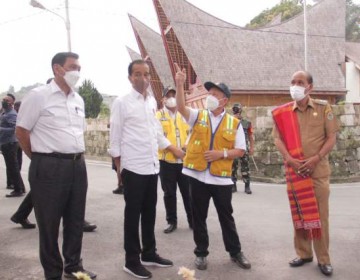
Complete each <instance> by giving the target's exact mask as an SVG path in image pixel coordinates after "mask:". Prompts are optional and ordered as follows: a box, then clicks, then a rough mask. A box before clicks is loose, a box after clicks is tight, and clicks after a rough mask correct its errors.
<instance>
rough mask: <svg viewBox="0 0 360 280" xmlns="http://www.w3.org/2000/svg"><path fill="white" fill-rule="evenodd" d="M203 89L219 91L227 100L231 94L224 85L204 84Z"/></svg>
mask: <svg viewBox="0 0 360 280" xmlns="http://www.w3.org/2000/svg"><path fill="white" fill-rule="evenodd" d="M204 87H205V88H206V90H207V91H209V90H210V89H211V88H213V87H216V88H217V89H219V90H221V91H222V92H223V93H224V94H225V96H226V97H227V98H230V96H231V92H230V89H229V87H228V86H227V85H225V84H224V83H213V82H206V83H205V84H204Z"/></svg>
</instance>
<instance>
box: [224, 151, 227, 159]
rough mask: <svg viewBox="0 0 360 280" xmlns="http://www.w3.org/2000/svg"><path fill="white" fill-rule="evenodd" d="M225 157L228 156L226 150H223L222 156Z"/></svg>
mask: <svg viewBox="0 0 360 280" xmlns="http://www.w3.org/2000/svg"><path fill="white" fill-rule="evenodd" d="M227 157H228V153H227V150H224V158H227Z"/></svg>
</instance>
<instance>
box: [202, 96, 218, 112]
mask: <svg viewBox="0 0 360 280" xmlns="http://www.w3.org/2000/svg"><path fill="white" fill-rule="evenodd" d="M205 107H206V109H208V110H210V111H214V110H216V109H217V108H218V107H219V100H218V99H217V98H216V97H214V96H212V95H208V96H207V97H206V101H205Z"/></svg>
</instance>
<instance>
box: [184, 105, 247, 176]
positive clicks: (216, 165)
mask: <svg viewBox="0 0 360 280" xmlns="http://www.w3.org/2000/svg"><path fill="white" fill-rule="evenodd" d="M239 124H240V121H239V120H238V119H237V118H234V117H233V116H231V115H229V114H228V113H225V114H224V116H223V118H222V120H221V121H220V124H219V126H218V128H217V129H216V131H215V133H214V134H213V133H212V128H211V121H210V117H209V111H207V110H201V111H199V115H198V118H197V120H196V123H195V125H194V127H193V130H192V134H191V136H190V140H189V143H188V146H187V149H186V156H185V158H184V168H188V169H193V170H196V171H204V170H206V168H209V169H210V174H211V175H214V176H219V177H231V169H232V163H233V160H232V159H220V160H216V161H213V162H211V163H208V162H207V161H206V160H205V158H204V152H205V151H208V150H219V151H223V150H231V149H234V147H235V139H236V133H237V129H238V127H239Z"/></svg>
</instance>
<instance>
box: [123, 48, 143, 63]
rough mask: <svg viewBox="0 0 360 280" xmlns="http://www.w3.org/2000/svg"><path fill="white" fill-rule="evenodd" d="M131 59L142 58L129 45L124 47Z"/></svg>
mask: <svg viewBox="0 0 360 280" xmlns="http://www.w3.org/2000/svg"><path fill="white" fill-rule="evenodd" d="M126 49H127V51H128V53H129V55H130V58H131V60H132V61H134V60H138V59H142V57H141V55H140V54H139V53H138V52H136V51H134V50H133V49H132V48H130V47H126Z"/></svg>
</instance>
